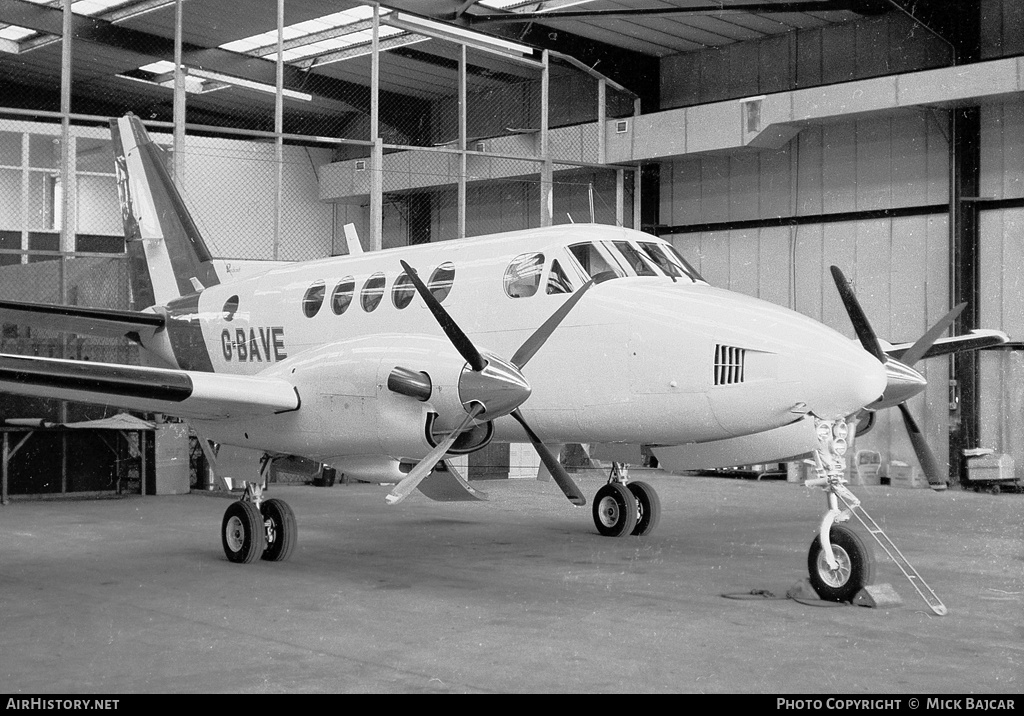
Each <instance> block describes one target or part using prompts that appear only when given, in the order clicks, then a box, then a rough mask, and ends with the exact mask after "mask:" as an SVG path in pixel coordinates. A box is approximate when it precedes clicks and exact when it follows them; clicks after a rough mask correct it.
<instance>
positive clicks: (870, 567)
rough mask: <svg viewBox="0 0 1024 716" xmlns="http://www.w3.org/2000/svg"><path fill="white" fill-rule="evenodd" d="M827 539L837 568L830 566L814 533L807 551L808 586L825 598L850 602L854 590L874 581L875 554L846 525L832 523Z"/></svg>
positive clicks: (854, 592) (855, 591)
mask: <svg viewBox="0 0 1024 716" xmlns="http://www.w3.org/2000/svg"><path fill="white" fill-rule="evenodd" d="M829 539H830V540H831V542H832V551H833V553H834V554H835V558H836V561H837V562H839V569H838V570H837V571H835V572H833V571H832V570H831V569H829V567H828V563H827V562H826V561H825V552H824V550H823V549H822V547H821V536H820V535H818V536H816V537H815V538H814V541H813V542H811V549H810V551H809V552H808V553H807V569H808V571H809V572H810V576H811V585H812V586H813V587H814V591H816V592H817V593H818V596H819V597H821V598H822V599H824V600H827V601H832V602H852V601H853V598H854V597H855V596H856V595H857V592H859V591H860V590H861V589H863V588H864V587H865V586H866V585H868V584H871V583H872V582H873V581H874V578H875V556H874V553H873V552H872V551H871V550H869V549H868V548H867V546H866V545H865V544H864V540H862V539H861V537H860V535H858V534H857V533H856V532H854V531H853V530H851V529H850V528H849V527H844V526H842V525H833V527H832V531H831V532H830V533H829Z"/></svg>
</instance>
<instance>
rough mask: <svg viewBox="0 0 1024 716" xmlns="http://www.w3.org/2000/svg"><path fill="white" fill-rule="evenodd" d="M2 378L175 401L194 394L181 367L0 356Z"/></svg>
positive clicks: (46, 385)
mask: <svg viewBox="0 0 1024 716" xmlns="http://www.w3.org/2000/svg"><path fill="white" fill-rule="evenodd" d="M0 380H8V381H11V382H14V383H21V384H23V385H38V386H45V387H49V388H63V389H65V390H84V391H89V392H93V393H102V394H105V395H120V396H125V397H130V398H148V399H151V400H167V401H171V402H175V403H180V402H181V401H183V400H185V399H186V398H188V397H190V396H191V395H192V379H191V378H189V377H188V376H187V375H186V374H184V373H181V372H178V371H172V370H162V369H159V368H148V369H145V370H140V369H139V368H135V367H133V366H111V365H101V364H96V363H87V362H78V361H56V360H53V359H46V358H31V357H28V356H13V355H5V356H0Z"/></svg>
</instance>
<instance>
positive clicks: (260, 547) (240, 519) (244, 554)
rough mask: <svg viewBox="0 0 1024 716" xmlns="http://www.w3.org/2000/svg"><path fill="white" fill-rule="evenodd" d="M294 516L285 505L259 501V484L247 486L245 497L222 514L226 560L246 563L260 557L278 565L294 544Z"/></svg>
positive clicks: (261, 498) (295, 533)
mask: <svg viewBox="0 0 1024 716" xmlns="http://www.w3.org/2000/svg"><path fill="white" fill-rule="evenodd" d="M298 535H299V529H298V524H297V523H296V522H295V513H294V512H292V508H291V507H289V506H288V503H287V502H285V501H284V500H278V499H276V498H275V499H270V500H264V499H263V486H262V484H255V483H248V484H247V485H246V487H245V494H243V495H242V498H241V499H240V500H238V501H236V502H232V503H231V504H230V505H229V506H228V509H227V510H225V511H224V520H223V522H222V523H221V530H220V536H221V542H222V544H223V545H224V554H226V555H227V558H228V561H230V562H236V563H239V564H250V563H252V562H255V561H256V560H257V559H260V558H261V557H262V558H263V559H265V560H268V561H270V562H281V561H283V560H286V559H288V557H289V556H291V553H292V551H294V549H295V545H296V543H297V542H298Z"/></svg>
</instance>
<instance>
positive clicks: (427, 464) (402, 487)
mask: <svg viewBox="0 0 1024 716" xmlns="http://www.w3.org/2000/svg"><path fill="white" fill-rule="evenodd" d="M483 411H484V406H483V405H482V404H481V403H473V407H472V408H471V409H470V411H469V414H468V415H466V419H465V420H463V421H462V424H460V425H459V427H457V428H455V430H453V431H452V432H451V433H449V434H448V437H446V438H445V439H444V440H442V441H441V442H439V443H438V444H437V447H435V448H434V449H433V450H431V451H430V452H429V453H427V456H426V457H425V458H423V459H422V460H420V461H419V462H418V463H417V464H416V467H414V468H413V469H412V470H411V471H410V472H409V474H408V475H406V476H405V477H403V478H402V481H401V482H399V483H398V484H397V485H395V487H394V488H393V489H392V490H391V492H389V493H388V494H387V497H385V498H384V499H385V500H386V501H387V503H388V504H389V505H397V504H398V503H399V502H401V501H402V500H404V499H405V498H406V497H408V496H409V493H410V492H412V491H413V490H415V489H416V486H417V485H419V484H420V482H421V481H422V480H423V478H425V477H426V476H427V475H429V474H430V471H431V470H433V469H434V466H435V465H436V464H437V463H439V462H440V461H441V459H442V458H443V457H444V455H445V453H446V452H448V449H449V448H450V447H451V446H452V443H454V442H455V440H456V438H458V437H459V433H461V432H462V431H463V430H465V429H466V428H468V427H469V424H470V423H471V422H473V420H474V419H475V418H476V416H477V415H479V414H480V413H482V412H483Z"/></svg>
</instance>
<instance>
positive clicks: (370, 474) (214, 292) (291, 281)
mask: <svg viewBox="0 0 1024 716" xmlns="http://www.w3.org/2000/svg"><path fill="white" fill-rule="evenodd" d="M111 130H112V135H113V138H114V144H115V154H116V157H115V158H116V168H117V177H118V187H119V191H120V196H121V203H122V214H123V220H124V226H125V235H126V239H127V248H128V252H129V255H130V260H131V267H132V270H131V281H132V295H133V297H134V300H135V303H136V305H144V306H148V308H146V309H145V310H142V311H111V310H105V309H90V308H80V307H71V306H40V305H32V304H24V303H18V302H12V301H6V302H0V321H4V322H19V323H28V324H33V325H39V326H44V327H48V328H56V329H60V330H66V331H71V332H75V333H80V334H98V335H109V336H124V337H127V338H128V339H130V340H132V341H135V342H136V343H138V344H139V346H140V347H141V351H140V353H141V355H142V357H143V360H144V362H145V365H144V366H126V365H113V364H102V363H92V362H77V361H69V360H57V359H45V358H35V357H26V356H16V355H4V356H0V390H3V391H7V392H12V393H20V394H25V395H33V396H42V397H54V398H63V399H67V400H73V401H84V402H93V403H101V404H108V405H116V406H120V407H123V408H126V409H131V410H138V411H144V412H157V413H164V414H167V415H172V416H177V417H180V418H182V419H185V420H187V421H189V423H190V424H191V425H192V426H193V427H194V428H195V430H196V431H197V432H198V433H199V434H200V435H201V436H202V438H204V441H205V440H211V441H214V442H216V443H219V444H221V445H228V446H238V447H241V448H249V449H253V450H258V451H261V452H262V453H264V454H265V456H266V458H267V459H266V461H265V464H267V463H268V462H269V460H273V459H281V458H285V457H289V456H299V457H303V458H308V459H312V460H315V461H318V462H321V463H324V464H326V465H329V466H332V467H334V468H335V469H337V470H339V471H342V472H344V473H347V474H348V475H350V476H352V477H355V478H358V479H361V480H364V481H370V482H377V483H388V484H393V485H394V487H393V489H391V491H390V492H389V493H388V494H387V496H386V499H387V501H388V502H389V503H396V502H399V501H401V500H402V499H404V498H405V497H406V496H407V495H408V494H409V493H410V492H411V491H412V490H414V489H416V488H417V487H419V488H420V489H421V491H422V492H424V493H425V494H427V495H428V496H437V495H439V494H441V493H446V494H449V495H451V493H452V490H453V489H454V490H455V491H456V492H457V493H458V494H460V495H461V496H462V497H465V498H473V497H478V496H479V493H478V491H476V490H475V489H474V488H472V487H471V486H470V485H469V484H468V483H466V482H465V480H463V479H462V478H461V477H459V476H458V475H457V474H456V473H454V471H453V470H451V469H445V467H444V463H443V461H444V459H445V458H446V457H450V456H452V455H458V454H465V453H468V452H471V451H473V450H476V449H479V448H481V447H483V446H484V445H486V444H487V443H488V442H490V441H492V440H496V441H510V442H530V443H532V444H533V445H534V446H535V448H536V449H537V452H538V453H539V455H540V457H541V460H542V461H543V464H544V465H545V466H546V467H547V469H548V471H549V472H550V473H551V475H552V476H553V478H554V479H555V481H556V482H557V484H558V485H559V487H560V488H561V489H562V490H563V491H564V493H565V495H566V496H567V497H568V498H569V499H570V500H571V501H572V502H573V503H574V504H577V505H583V504H585V503H586V498H585V497H584V495H583V494H582V492H581V491H580V489H579V488H578V486H577V485H576V484H575V482H574V481H573V479H572V478H571V477H570V476H569V475H568V474H567V473H566V471H565V470H564V468H563V467H562V466H561V465H560V464H559V460H558V457H557V454H556V450H555V449H554V448H553V447H550V446H557V445H561V444H565V443H591V444H594V443H599V444H607V445H612V446H615V445H645V446H653V447H654V449H656V450H665V451H671V450H685V449H686V446H697V447H699V446H701V445H704V446H709V445H712V446H713V445H716V444H717V445H719V446H722V445H726V446H733V447H734V446H735V445H736V444H739V443H735V442H734V441H740V443H742V442H743V441H746V442H747V443H749V444H753V445H755V446H756V447H758V450H755V451H754V452H758V451H760V452H765V449H768V451H769V452H771V451H772V450H774V451H775V453H776V454H775V455H774V457H776V458H780V459H781V458H783V457H786V456H788V455H789V454H799V453H808V452H811V451H813V450H814V449H815V447H816V445H817V440H818V437H819V434H825V433H827V434H828V436H832V435H833V431H832V426H833V425H836V424H842V425H844V426H845V423H843V421H844V419H845V418H846V417H847V416H851V415H853V414H856V413H858V411H860V410H862V409H863V408H865V406H868V407H870V406H872V405H874V404H876V403H877V401H880V400H883V399H884V396H887V395H889V393H891V392H892V391H894V390H900V391H902V392H900V393H899V396H897V397H898V398H899V400H897V401H896V402H902V401H903V400H905V399H906V396H909V394H910V392H911V391H910V390H908V389H907V388H906V386H907V384H908V381H909V384H912V385H913V386H916V389H920V387H921V386H922V385H923V379H921V378H920V376H919V375H918V374H916V373H915V372H914V371H913V370H912V369H910V368H906V370H905V371H904V370H902V368H905V367H906V366H902V367H901V368H900V369H899V370H896V367H895V364H894V363H893V362H892V359H888V358H887V357H884V356H882V359H880V354H878V353H877V352H874V351H870V352H869V351H868V350H865V349H864V348H862V346H860V345H857V344H856V343H854V342H852V341H850V340H848V339H846V338H844V337H843V336H842V335H840V334H839V333H837V332H836V331H834V330H832V329H831V328H828V327H826V326H824V325H822V324H820V323H818V322H816V321H814V320H812V319H810V318H807V317H805V316H803V315H800V314H798V313H796V312H794V311H790V310H787V309H785V308H781V307H779V306H776V305H773V304H770V303H766V302H764V301H760V300H757V299H753V298H749V297H747V296H743V295H740V294H736V293H731V292H729V291H725V290H722V289H718V288H715V287H713V286H710V285H708V284H707V283H706V282H705V281H704V280H703V279H702V278H701V277H700V276H699V275H698V274H697V272H696V271H694V270H693V268H692V267H691V266H690V265H688V264H687V262H686V261H685V260H683V259H682V257H681V256H680V255H679V254H678V253H677V252H676V251H675V250H674V249H673V247H672V246H671V244H668V243H666V242H665V241H662V240H660V239H658V238H655V237H652V236H648V235H646V234H642V233H639V232H636V231H631V230H627V229H623V228H616V227H611V226H598V225H582V224H574V225H569V226H555V227H548V228H540V229H530V230H525V231H515V232H509V233H504V234H498V235H494V236H489V237H477V238H473V239H470V240H463V241H447V242H443V243H437V244H430V245H421V246H410V247H403V248H399V249H391V250H386V251H378V252H372V253H362V252H361V250H360V249H359V248H358V242H357V241H350V254H349V255H348V256H343V257H338V258H331V259H325V260H321V261H313V262H307V263H296V264H289V265H281V266H277V267H275V268H273V269H271V270H269V271H267V272H265V273H263V274H261V275H259V276H255V277H251V278H245V279H241V280H237V281H234V282H231V283H221V282H220V281H219V278H218V276H217V274H216V271H215V270H214V268H213V263H212V260H211V256H210V253H209V251H208V250H207V248H206V245H205V243H204V241H203V239H202V237H201V236H200V233H199V231H198V229H197V228H196V226H195V224H194V223H193V221H192V220H191V218H190V217H189V214H188V212H187V210H186V208H185V206H184V203H183V202H182V200H181V197H180V196H179V194H178V192H177V190H176V189H175V186H174V183H173V181H172V179H171V177H170V176H169V174H168V172H167V170H166V168H165V165H164V162H163V158H162V156H161V155H162V150H161V149H160V148H159V147H157V145H156V144H154V143H153V142H152V141H151V140H150V138H149V137H148V135H147V133H146V131H145V129H144V128H143V126H142V123H141V122H140V121H139V120H138V119H137V118H136V117H134V116H132V115H129V116H127V117H124V118H121V119H118V120H111ZM943 330H944V329H943ZM931 340H932V341H933V342H934V338H932V339H931ZM927 350H928V346H923V347H922V346H918V348H917V350H916V353H917V354H920V355H918V357H920V356H921V355H924V353H925V352H926V351H927ZM901 365H902V364H901ZM907 371H909V372H907ZM914 376H917V378H914ZM890 402H891V401H890ZM794 425H799V426H810V427H809V430H807V431H805V433H806V434H804V436H803V437H802V438H801V441H800V444H799V445H798V446H797V447H798V448H799V449H796V450H795V451H794V452H792V453H790V452H789V450H790V446H788V445H787V446H786V447H785V448H784V450H785V451H786V454H779V453H778V450H779V448H778V447H777V444H776V442H775V440H774V438H773V437H772V436H773V435H774V434H775V433H776V431H779V430H785V429H787V428H789V427H791V426H794ZM822 425H824V426H826V427H827V430H821V429H818V430H816V429H815V428H816V427H819V428H820V426H822ZM834 434H835V435H836V436H839V437H840V438H841V437H842V430H841V429H839V428H837V429H836V430H835V431H834ZM758 436H766V437H763V438H760V439H759V437H758ZM828 442H829V443H830V445H833V446H836V445H838V444H839V443H838V442H835V441H834V440H833V439H832V438H831V437H828ZM673 446H683V447H673ZM749 462H750V461H749V460H748V461H746V462H744V463H743V464H746V463H749ZM732 464H736V463H732ZM613 476H617V477H616V479H610V480H609V482H608V484H607V485H605V486H604V487H602V488H601V489H600V490H599V491H598V492H597V495H596V497H595V499H594V507H593V514H594V519H595V523H596V525H597V528H598V530H599V531H600V532H601V533H602V534H606V535H613V536H619V535H628V534H638V535H643V534H647V533H649V532H650V531H651V530H652V529H653V528H654V526H655V524H656V523H657V521H658V517H659V512H660V507H659V502H658V497H657V494H656V493H655V492H654V490H653V489H652V488H651V487H650V485H647V484H646V483H642V482H629V481H628V480H627V479H625V478H623V477H621V473H619V472H618V471H613ZM263 487H264V483H263V481H260V480H255V479H254V480H252V481H250V482H249V483H248V487H247V489H246V492H245V495H244V496H243V497H242V499H240V500H238V501H237V502H234V503H232V504H231V505H230V506H229V507H228V509H227V511H226V513H225V515H224V520H223V524H222V532H221V534H222V541H223V545H224V550H225V553H226V554H227V557H228V559H230V560H231V561H233V562H251V561H253V560H255V559H258V558H260V557H262V558H264V559H269V560H281V559H284V558H286V557H287V556H288V555H289V554H290V553H291V552H292V550H293V548H294V546H295V543H296V538H297V528H296V522H295V517H294V514H293V513H292V510H291V508H290V507H288V505H287V504H286V503H284V502H282V501H281V500H278V499H264V498H263V494H262V488H263ZM828 539H829V533H828V531H827V530H826V532H825V541H826V545H827V544H828ZM840 552H842V547H841V546H838V547H837V549H836V555H837V557H840V556H841V555H840ZM842 553H843V554H845V552H842ZM827 563H828V565H829V567H828V568H827V569H831V570H832V572H831V573H834V574H839V572H838V570H839V568H840V567H841V565H840V566H839V567H837V566H835V563H834V561H832V560H831V558H830V559H829V560H827ZM831 573H830V574H831ZM812 575H813V570H812ZM826 576H828V575H826ZM835 579H840V578H839V577H833V580H835ZM841 579H846V578H845V577H842V578H841Z"/></svg>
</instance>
